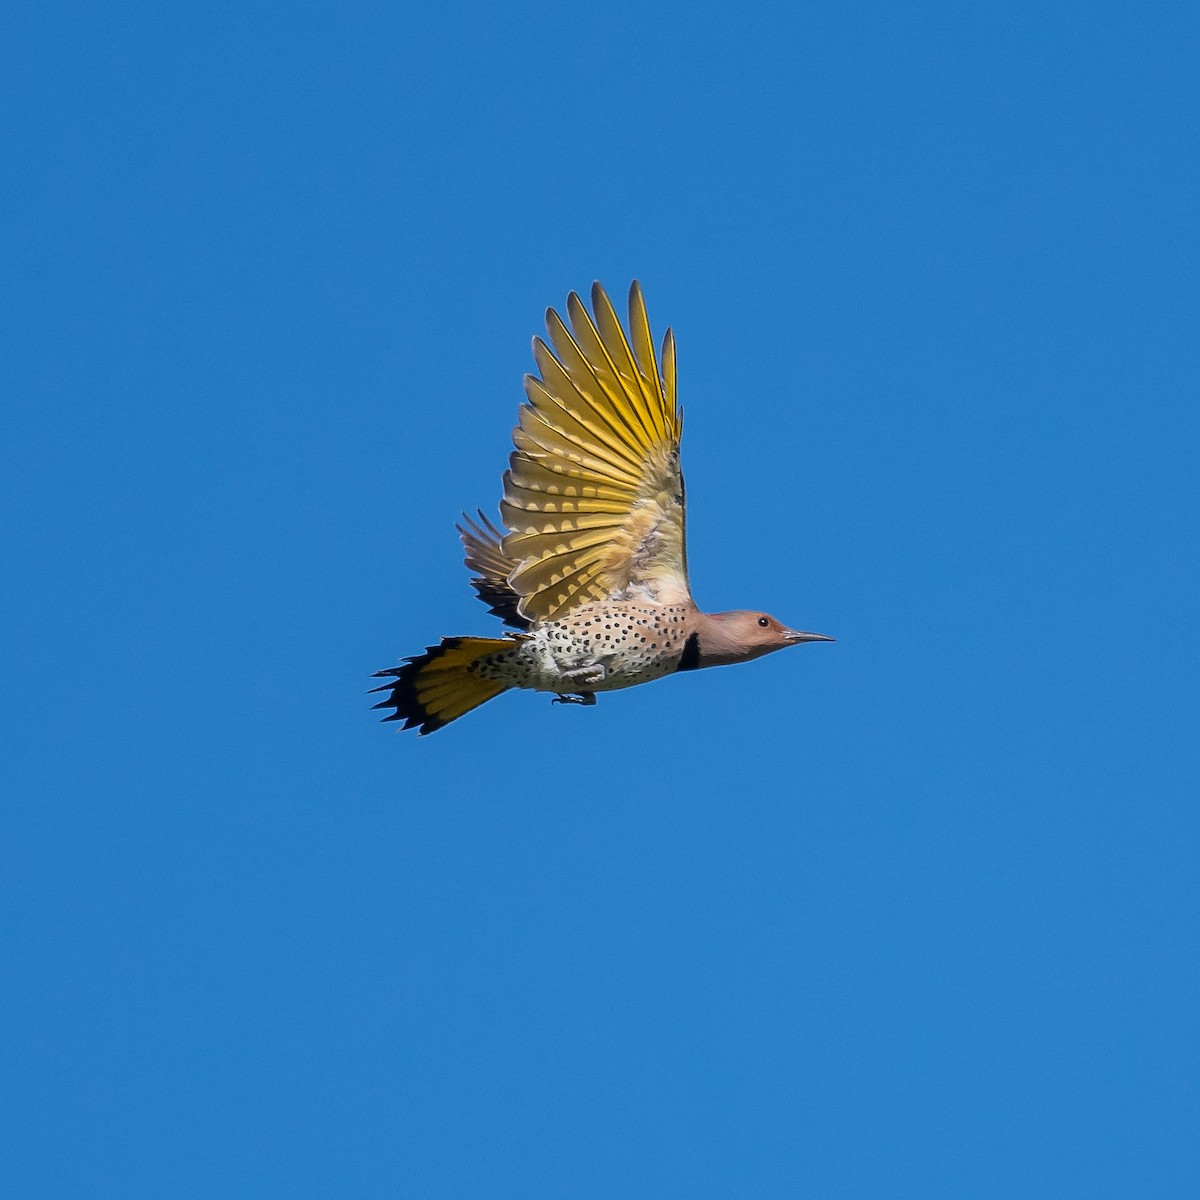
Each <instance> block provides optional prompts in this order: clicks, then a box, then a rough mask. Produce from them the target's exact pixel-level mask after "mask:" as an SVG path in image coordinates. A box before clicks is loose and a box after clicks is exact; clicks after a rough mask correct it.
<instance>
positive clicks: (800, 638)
mask: <svg viewBox="0 0 1200 1200" xmlns="http://www.w3.org/2000/svg"><path fill="white" fill-rule="evenodd" d="M783 636H784V637H785V638H786V639H787V641H788V642H789V643H795V644H796V645H799V644H800V643H801V642H833V641H836V640H837V639H836V638H831V637H826V636H825V635H824V634H823V633H805V632H803V631H802V630H800V629H788V630H785V631H784V634H783Z"/></svg>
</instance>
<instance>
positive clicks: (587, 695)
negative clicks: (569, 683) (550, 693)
mask: <svg viewBox="0 0 1200 1200" xmlns="http://www.w3.org/2000/svg"><path fill="white" fill-rule="evenodd" d="M550 703H551V704H583V705H585V706H586V705H592V704H595V703H596V693H595V692H579V693H571V692H559V693H558V695H557V696H555V697H554V699H553V700H551V701H550Z"/></svg>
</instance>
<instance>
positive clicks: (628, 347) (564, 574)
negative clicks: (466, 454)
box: [500, 281, 691, 621]
mask: <svg viewBox="0 0 1200 1200" xmlns="http://www.w3.org/2000/svg"><path fill="white" fill-rule="evenodd" d="M592 308H593V310H594V312H595V320H594V321H593V319H592V317H591V316H589V315H588V311H587V309H586V308H585V307H584V305H583V301H582V300H580V298H579V297H578V296H577V295H576V294H575V293H574V292H572V293H571V295H570V296H569V297H568V298H567V313H568V316H569V317H570V321H571V329H570V330H568V328H567V326H566V325H565V324H564V323H563V321H562V320H561V319H560V318H559V316H558V314H557V313H556V312H555V311H554V310H553V309H550V310H548V311H547V313H546V327H547V329H548V330H549V333H550V343H551V345H552V346H553V347H554V349H553V350H551V349H550V348H549V347H548V346H547V345H546V343H545V342H543V341H542V340H541V338H535V339H534V342H533V356H534V359H535V361H536V362H537V366H538V370H539V372H540V373H541V377H540V378H538V377H535V376H532V375H527V376H526V377H525V394H526V395H527V396H528V398H529V403H528V404H523V405H522V406H521V409H520V413H519V419H520V424H519V425H518V426H517V428H516V429H514V430H513V442H514V444H515V445H516V450H515V452H514V453H513V455H512V457H511V459H510V465H509V469H508V471H506V472H505V475H504V499H503V501H502V502H501V505H500V512H501V515H502V517H503V518H504V523H505V525H506V526H507V527H508V529H509V530H510V532H509V533H508V534H507V535H506V536H505V538H504V542H503V553H504V556H505V557H506V558H508V559H509V560H511V561H512V562H514V563H515V564H516V565H515V567H514V568H513V569H512V571H511V572H510V574H509V576H508V582H509V584H510V585H511V586H512V588H513V590H514V591H515V592H516V594H517V595H518V596H519V597H520V600H519V602H518V610H519V612H520V613H521V615H522V616H524V617H526V618H528V619H530V620H534V621H542V620H548V619H551V618H554V617H558V616H561V615H563V614H564V613H567V612H569V611H570V610H571V609H574V608H577V607H579V606H580V605H581V604H586V603H589V602H591V601H596V600H604V599H645V600H649V601H651V602H654V603H659V604H679V603H682V602H684V601H687V600H690V598H691V593H690V591H689V588H688V578H687V550H686V545H685V536H684V518H685V503H684V491H683V475H682V473H681V471H680V469H679V438H680V434H681V433H682V431H683V414H682V413H681V412H680V410H679V408H678V407H677V405H676V403H675V339H674V337H673V335H672V334H671V331H670V330H669V329H668V330H667V334H666V337H665V338H664V339H663V348H662V369H661V372H660V369H659V364H658V361H657V360H656V358H655V355H654V344H653V342H652V341H651V337H650V322H649V319H648V318H647V316H646V302H645V300H644V299H643V297H642V289H641V287H640V286H639V284H638V283H637V282H636V281H635V282H634V283H633V286H632V287H631V288H630V289H629V332H630V337H628V338H627V337H626V336H625V332H624V330H622V328H621V323H620V321H619V320H618V319H617V315H616V313H615V312H614V311H613V306H612V304H611V302H610V301H609V299H608V296H607V295H606V294H605V292H604V289H603V288H602V287H601V286H600V285H599V284H598V283H597V284H593V285H592Z"/></svg>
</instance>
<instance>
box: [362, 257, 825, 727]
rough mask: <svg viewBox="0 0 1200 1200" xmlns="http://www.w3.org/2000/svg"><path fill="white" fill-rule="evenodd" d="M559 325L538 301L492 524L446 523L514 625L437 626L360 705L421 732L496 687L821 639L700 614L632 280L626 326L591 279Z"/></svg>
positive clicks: (643, 670)
mask: <svg viewBox="0 0 1200 1200" xmlns="http://www.w3.org/2000/svg"><path fill="white" fill-rule="evenodd" d="M567 316H568V318H569V320H570V327H569V328H568V326H567V323H566V322H564V321H563V320H562V319H561V318H560V317H559V315H558V314H557V313H556V312H555V311H554V310H553V309H548V310H547V312H546V326H547V329H548V331H549V337H550V341H549V345H547V343H546V342H544V341H543V340H542V339H541V338H534V341H533V357H534V360H535V362H536V364H537V368H538V375H527V376H526V377H525V394H526V396H527V397H528V403H527V404H523V405H522V406H521V408H520V410H519V413H518V417H519V424H518V425H517V427H516V428H515V429H514V430H513V443H514V445H515V446H516V449H515V450H514V451H513V453H512V455H511V456H510V458H509V468H508V470H507V471H505V473H504V497H503V499H502V500H501V502H500V516H501V520H502V523H503V525H504V530H501V529H498V528H497V527H496V526H495V525H494V524H493V523H492V522H491V521H490V520H488V518H487V517H486V516H484V514H483V512H482V510H478V516H477V518H471V517H468V516H466V515H465V514H464V515H463V520H462V523H461V524H460V525H459V526H458V532H459V535H460V536H461V538H462V542H463V546H464V548H465V549H466V565H467V567H468V568H469V569H470V570H471V571H473V572H475V577H474V578H473V579H472V580H471V583H472V586H473V587H474V588H475V591H476V592H477V593H478V595H479V598H480V599H481V600H482V601H483V602H484V603H485V604H486V605H487V606H488V609H489V611H490V612H492V613H494V614H495V615H496V616H498V617H499V618H500V619H501V620H502V621H503V622H504V624H506V625H509V626H511V627H512V628H514V629H515V630H517V632H514V633H507V634H504V635H502V636H500V637H491V638H487V637H448V638H443V639H442V641H441V643H440V644H439V645H437V646H430V647H429V648H428V649H427V650H426V651H425V653H424V654H418V655H416V656H415V657H413V658H409V659H406V660H405V661H404V662H402V663H401V664H400V665H399V666H397V667H390V668H388V669H387V670H384V671H377V672H376V677H377V678H380V677H381V678H385V679H387V680H388V682H387V683H384V684H383V685H382V686H381V687H377V688H374V689H372V690H373V691H375V692H386V693H388V694H387V696H386V697H385V698H384V699H383V700H381V701H380V702H379V703H378V704H376V705H375V707H376V708H390V709H392V710H393V711H392V712H391V713H390V714H389V715H388V716H385V717H384V718H383V719H384V720H385V721H403V722H404V726H403V727H404V728H405V729H414V728H415V729H418V730H419V731H420V732H421V733H422V734H426V733H432V732H433V731H434V730H436V729H441V728H442V726H443V725H447V724H449V723H450V722H451V721H454V720H457V718H459V717H461V716H463V715H464V714H465V713H469V712H470V711H471V710H472V709H474V708H478V707H479V705H481V704H484V703H485V702H486V701H488V700H491V699H493V698H494V697H496V696H498V695H500V693H501V692H504V691H507V690H508V689H509V688H532V689H533V690H534V691H539V692H551V693H553V694H554V701H555V702H556V703H572V704H595V703H596V693H597V692H611V691H615V690H616V689H618V688H626V687H632V686H633V685H634V684H638V683H647V682H649V681H650V680H652V679H659V678H661V677H662V676H664V675H670V674H673V673H674V672H675V671H690V670H694V669H695V668H697V667H719V666H725V665H727V664H729V663H738V662H747V661H748V660H750V659H752V658H760V657H761V656H762V655H764V654H770V653H771V652H772V651H774V650H782V649H783V648H784V647H785V646H795V645H799V644H800V643H801V642H831V641H833V638H830V637H826V636H825V635H824V634H820V633H805V632H802V631H800V630H796V629H789V628H788V627H787V626H786V625H782V624H781V623H780V622H779V621H777V620H776V619H775V618H774V617H772V616H769V615H768V614H766V613H762V612H756V611H736V612H722V613H705V612H701V611H700V610H699V609H698V608H697V607H696V604H695V602H694V601H693V600H692V593H691V589H690V587H689V586H688V574H687V547H686V544H685V514H686V503H685V499H684V489H683V474H682V472H681V470H680V467H679V439H680V435H681V433H682V431H683V412H682V410H681V409H680V408H679V407H678V406H677V404H676V402H675V338H674V335H673V334H672V332H671V330H669V329H668V330H667V332H666V336H665V337H664V338H663V343H662V355H661V359H659V358H657V357H656V356H655V353H654V343H653V340H652V339H651V334H650V322H649V319H648V317H647V315H646V302H645V300H644V299H643V297H642V289H641V287H640V285H639V284H638V283H637V281H636V280H635V281H634V283H633V285H632V286H631V287H630V289H629V326H628V334H626V331H625V330H623V329H622V328H621V323H620V321H619V320H618V318H617V315H616V312H615V311H614V309H613V306H612V303H611V301H610V300H609V298H608V296H607V295H606V293H605V291H604V289H603V288H602V287H601V286H600V285H599V284H598V283H596V284H593V285H592V314H589V313H588V311H587V308H586V307H585V305H584V303H583V301H582V300H581V299H580V298H579V296H578V295H576V294H575V293H574V292H572V293H571V295H570V296H568V297H567Z"/></svg>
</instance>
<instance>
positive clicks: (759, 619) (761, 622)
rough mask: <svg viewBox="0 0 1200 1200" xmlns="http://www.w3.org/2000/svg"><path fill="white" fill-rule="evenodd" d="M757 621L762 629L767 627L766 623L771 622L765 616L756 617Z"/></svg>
mask: <svg viewBox="0 0 1200 1200" xmlns="http://www.w3.org/2000/svg"><path fill="white" fill-rule="evenodd" d="M758 623H759V624H760V625H761V626H762V627H763V628H764V629H766V627H767V626H768V625H770V623H771V622H770V621H768V620H767V618H766V617H759V618H758Z"/></svg>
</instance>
